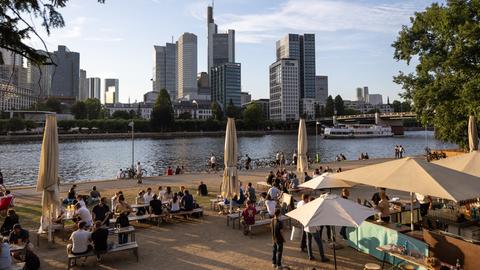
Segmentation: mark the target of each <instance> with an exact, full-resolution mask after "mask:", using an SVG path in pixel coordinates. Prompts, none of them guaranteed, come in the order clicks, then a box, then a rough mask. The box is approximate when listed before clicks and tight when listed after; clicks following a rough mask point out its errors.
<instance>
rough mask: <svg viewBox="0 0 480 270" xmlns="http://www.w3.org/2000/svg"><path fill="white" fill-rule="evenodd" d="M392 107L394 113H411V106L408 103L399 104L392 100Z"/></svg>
mask: <svg viewBox="0 0 480 270" xmlns="http://www.w3.org/2000/svg"><path fill="white" fill-rule="evenodd" d="M392 107H393V111H394V112H410V111H412V105H411V103H410V102H409V101H404V102H400V101H398V100H394V101H393V102H392Z"/></svg>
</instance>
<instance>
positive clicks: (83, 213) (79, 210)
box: [75, 203, 93, 228]
mask: <svg viewBox="0 0 480 270" xmlns="http://www.w3.org/2000/svg"><path fill="white" fill-rule="evenodd" d="M75 209H76V211H75V214H76V215H77V216H78V218H80V222H85V226H86V227H87V228H88V227H90V226H92V225H93V219H92V214H90V211H89V210H88V208H86V207H82V205H81V204H80V203H77V204H75Z"/></svg>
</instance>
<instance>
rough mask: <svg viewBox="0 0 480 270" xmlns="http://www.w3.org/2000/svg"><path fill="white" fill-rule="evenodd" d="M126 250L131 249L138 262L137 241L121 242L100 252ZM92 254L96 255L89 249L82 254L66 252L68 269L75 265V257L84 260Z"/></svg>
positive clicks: (108, 252) (107, 252)
mask: <svg viewBox="0 0 480 270" xmlns="http://www.w3.org/2000/svg"><path fill="white" fill-rule="evenodd" d="M128 250H132V251H133V255H135V257H136V259H137V262H138V244H137V242H129V243H125V244H121V245H116V246H114V247H113V248H111V249H109V250H108V251H106V252H104V253H102V254H110V253H115V252H120V251H128ZM93 256H97V254H96V253H95V251H90V252H88V253H85V254H82V255H74V254H68V265H67V269H68V270H70V269H71V268H72V266H75V265H76V261H77V259H79V258H85V260H86V259H87V258H88V257H93ZM72 261H73V264H72Z"/></svg>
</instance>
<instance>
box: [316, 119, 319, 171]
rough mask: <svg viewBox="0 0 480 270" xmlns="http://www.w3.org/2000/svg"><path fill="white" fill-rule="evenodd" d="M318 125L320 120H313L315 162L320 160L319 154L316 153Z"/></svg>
mask: <svg viewBox="0 0 480 270" xmlns="http://www.w3.org/2000/svg"><path fill="white" fill-rule="evenodd" d="M318 125H320V122H318V121H316V122H315V161H316V162H317V163H319V162H320V156H319V154H318Z"/></svg>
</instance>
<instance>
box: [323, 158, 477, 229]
mask: <svg viewBox="0 0 480 270" xmlns="http://www.w3.org/2000/svg"><path fill="white" fill-rule="evenodd" d="M333 177H335V178H337V179H341V180H345V181H350V182H355V183H360V184H366V185H370V186H374V187H384V188H389V189H395V190H400V191H406V192H410V193H411V194H410V200H411V203H412V205H413V194H412V193H413V192H418V193H421V194H428V195H431V196H435V197H439V198H443V199H448V200H452V201H455V202H458V201H463V200H468V199H473V198H477V197H478V194H480V179H479V178H478V177H475V176H473V175H469V174H466V173H462V172H459V171H455V170H452V169H449V168H445V167H442V166H440V165H437V164H434V163H431V162H427V161H426V160H425V159H423V158H411V157H406V158H402V159H396V160H393V161H387V162H383V163H379V164H374V165H369V166H365V167H361V168H358V169H353V170H350V171H345V172H341V173H336V174H334V175H333ZM410 217H411V220H412V225H411V227H412V230H413V211H411V216H410Z"/></svg>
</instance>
